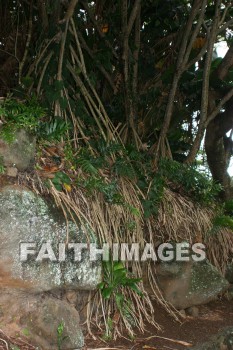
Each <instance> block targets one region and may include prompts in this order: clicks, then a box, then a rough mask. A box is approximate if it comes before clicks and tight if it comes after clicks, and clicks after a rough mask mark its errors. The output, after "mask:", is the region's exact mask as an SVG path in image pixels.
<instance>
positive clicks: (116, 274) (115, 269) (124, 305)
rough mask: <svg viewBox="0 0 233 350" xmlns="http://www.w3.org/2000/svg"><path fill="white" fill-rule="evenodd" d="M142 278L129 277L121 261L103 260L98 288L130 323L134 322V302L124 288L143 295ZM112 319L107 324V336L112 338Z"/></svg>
mask: <svg viewBox="0 0 233 350" xmlns="http://www.w3.org/2000/svg"><path fill="white" fill-rule="evenodd" d="M139 282H141V278H132V277H129V272H128V271H127V269H126V268H125V267H124V265H123V263H122V262H119V261H106V262H105V261H104V262H103V281H102V282H101V283H99V285H98V288H99V289H100V291H101V294H102V296H103V298H104V299H105V300H110V299H111V300H113V301H114V302H115V304H116V308H117V310H118V312H119V313H120V315H122V317H123V318H125V319H126V320H127V321H128V322H129V323H130V324H132V325H133V324H134V319H133V317H132V315H133V312H132V302H131V300H130V299H128V298H127V297H126V296H125V294H124V289H125V288H128V289H130V290H131V291H133V292H135V293H136V294H137V295H139V296H141V297H143V294H142V292H141V291H140V289H139V288H138V285H137V284H138V283H139ZM111 334H112V320H111V319H110V318H109V319H108V323H107V325H106V334H105V338H108V339H109V338H111Z"/></svg>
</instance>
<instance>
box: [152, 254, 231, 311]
mask: <svg viewBox="0 0 233 350" xmlns="http://www.w3.org/2000/svg"><path fill="white" fill-rule="evenodd" d="M156 275H157V280H158V285H159V287H160V289H161V291H162V293H163V295H164V297H165V299H166V300H167V301H168V302H170V303H171V304H172V305H174V306H175V307H176V308H177V309H180V310H181V309H187V308H189V307H191V306H195V305H201V304H206V303H208V302H210V301H212V300H215V299H216V298H217V296H218V295H219V294H220V293H221V292H224V291H225V290H227V288H228V287H229V283H228V281H227V280H226V279H225V278H223V277H222V276H221V275H220V273H219V272H218V270H217V269H216V268H215V267H214V266H213V265H211V264H210V263H209V262H208V261H207V260H206V261H202V262H194V261H192V260H190V261H182V262H169V263H168V262H161V263H159V264H157V267H156Z"/></svg>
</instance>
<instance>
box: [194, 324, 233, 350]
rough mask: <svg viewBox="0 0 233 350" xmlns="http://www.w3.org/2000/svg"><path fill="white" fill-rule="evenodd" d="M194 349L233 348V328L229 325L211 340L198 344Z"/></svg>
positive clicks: (215, 349) (221, 349)
mask: <svg viewBox="0 0 233 350" xmlns="http://www.w3.org/2000/svg"><path fill="white" fill-rule="evenodd" d="M190 349H193V350H232V349H233V328H232V327H228V328H225V329H224V330H222V331H220V332H219V333H218V334H217V335H216V336H214V337H213V338H212V339H211V340H210V341H208V342H206V343H204V344H199V345H196V346H194V347H192V348H190Z"/></svg>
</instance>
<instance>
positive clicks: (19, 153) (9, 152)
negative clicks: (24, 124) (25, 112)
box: [0, 129, 36, 171]
mask: <svg viewBox="0 0 233 350" xmlns="http://www.w3.org/2000/svg"><path fill="white" fill-rule="evenodd" d="M35 153H36V138H35V137H34V136H32V135H30V134H29V133H28V132H26V131H25V130H24V129H20V130H17V131H16V132H15V134H14V135H13V142H11V143H7V142H6V141H5V140H3V139H0V158H2V159H3V165H4V166H6V167H15V168H17V169H18V170H19V171H24V170H27V169H29V168H31V167H32V166H33V164H34V157H35Z"/></svg>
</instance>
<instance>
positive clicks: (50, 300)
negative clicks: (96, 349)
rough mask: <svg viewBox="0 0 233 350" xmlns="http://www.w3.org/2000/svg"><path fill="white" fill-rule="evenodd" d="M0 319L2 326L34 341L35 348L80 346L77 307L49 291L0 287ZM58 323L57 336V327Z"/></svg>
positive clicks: (82, 341) (72, 347)
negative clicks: (36, 291) (45, 292)
mask: <svg viewBox="0 0 233 350" xmlns="http://www.w3.org/2000/svg"><path fill="white" fill-rule="evenodd" d="M0 309H1V314H0V322H1V324H2V327H3V330H4V331H5V333H7V334H8V335H10V336H12V337H14V336H16V334H18V336H19V335H22V336H23V337H24V338H25V337H26V338H27V339H28V342H29V343H31V344H35V345H36V348H37V349H38V350H43V349H49V350H57V349H58V348H59V347H58V344H59V341H60V345H61V348H62V349H63V350H66V349H67V350H68V349H77V350H78V349H81V348H82V347H83V345H84V338H83V334H82V330H81V326H80V321H79V313H78V311H77V310H76V309H75V308H74V307H73V306H72V305H70V304H68V303H67V302H65V301H64V300H59V299H57V298H56V299H55V298H54V297H53V296H51V295H50V294H48V293H47V294H44V293H41V294H39V295H38V294H31V293H29V294H28V293H25V291H20V290H16V289H7V290H6V289H3V290H1V294H0ZM59 325H60V326H62V328H63V330H62V331H61V333H60V334H61V335H60V338H59V337H58V327H59Z"/></svg>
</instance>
